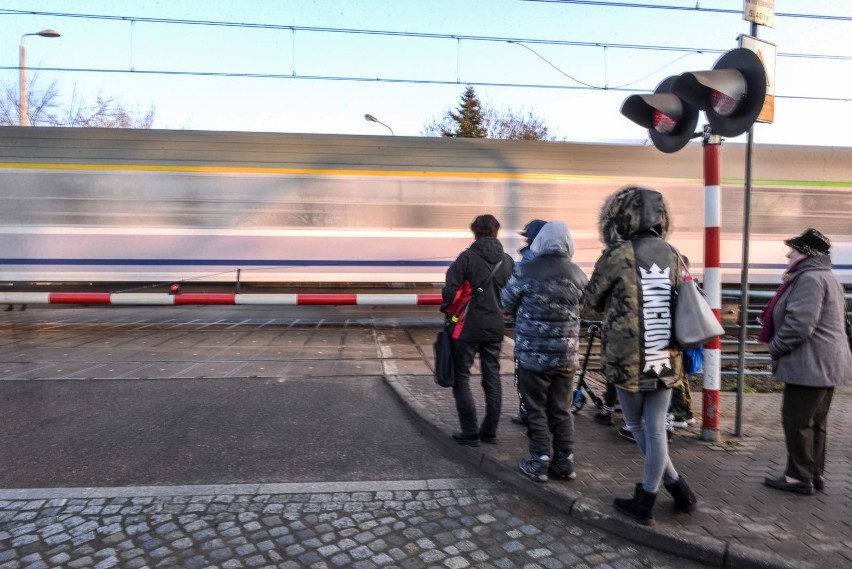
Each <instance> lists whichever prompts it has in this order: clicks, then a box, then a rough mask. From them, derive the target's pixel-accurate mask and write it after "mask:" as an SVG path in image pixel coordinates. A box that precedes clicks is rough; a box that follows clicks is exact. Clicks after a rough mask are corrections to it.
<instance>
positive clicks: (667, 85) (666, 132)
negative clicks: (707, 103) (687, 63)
mask: <svg viewBox="0 0 852 569" xmlns="http://www.w3.org/2000/svg"><path fill="white" fill-rule="evenodd" d="M677 79H678V77H669V78H668V79H666V80H665V81H663V82H662V83H660V84H659V85H658V86H657V88H656V90H654V93H653V94H652V95H631V96H630V97H627V99H626V100H625V101H624V104H623V105H622V106H621V114H623V115H624V116H626V117H627V118H629V119H630V120H632V121H633V122H635V123H636V124H638V125H640V126H643V127H645V128H647V129H648V134H649V136H650V137H651V142H653V143H654V146H656V147H657V148H658V149H660V150H662V151H663V152H667V153H671V152H677V151H678V150H680V149H681V148H683V147H684V146H686V143H687V142H689V139H690V138H692V137H693V136H694V134H695V125H697V124H698V108H697V107H695V106H694V105H692V104H690V103H687V102H686V101H685V100H683V99H681V98H680V97H678V96H677V95H674V94H672V87H673V86H674V84H675V81H676V80H677Z"/></svg>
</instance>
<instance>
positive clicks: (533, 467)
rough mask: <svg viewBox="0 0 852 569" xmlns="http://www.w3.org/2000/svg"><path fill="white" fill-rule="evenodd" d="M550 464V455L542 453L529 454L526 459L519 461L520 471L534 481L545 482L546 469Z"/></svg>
mask: <svg viewBox="0 0 852 569" xmlns="http://www.w3.org/2000/svg"><path fill="white" fill-rule="evenodd" d="M549 466H550V456H548V455H546V454H542V455H539V456H536V455H535V454H531V455H530V457H529V458H528V459H526V460H522V461H521V472H523V473H524V474H526V475H527V476H529V477H530V478H531V479H532V480H535V481H536V482H547V470H548V467H549Z"/></svg>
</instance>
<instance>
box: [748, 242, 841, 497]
mask: <svg viewBox="0 0 852 569" xmlns="http://www.w3.org/2000/svg"><path fill="white" fill-rule="evenodd" d="M784 243H785V244H786V245H787V246H789V247H790V251H789V252H788V253H787V259H789V267H788V268H787V271H786V272H785V273H784V276H783V277H782V279H781V280H782V283H781V286H780V287H779V288H778V291H777V292H776V293H775V296H774V297H773V298H772V300H770V301H769V304H767V305H766V308H764V310H763V312H762V314H761V315H760V319H759V320H760V323H761V325H762V329H761V331H760V335H759V336H758V341H760V342H764V343H767V344H768V345H769V353H770V355H771V356H772V373H773V376H774V379H775V380H776V381H779V382H781V383H784V399H783V402H782V404H781V421H782V424H783V426H784V439H785V441H786V445H787V468H786V469H785V471H784V474H783V475H781V476H780V477H778V478H769V477H767V478H766V479H765V480H764V482H765V484H766V485H767V486H770V487H772V488H776V489H778V490H786V491H788V492H795V493H798V494H813V493H814V490H818V491H822V489H823V486H824V480H823V472H824V469H825V445H826V430H827V426H828V410H829V408H830V407H831V398H832V396H833V395H834V388H835V386H837V385H850V384H852V353H851V352H850V350H849V341H848V339H847V336H846V329H845V327H846V324H845V303H844V298H843V286H842V285H841V284H840V281H838V280H837V277H836V276H835V275H834V273H832V272H831V255H830V251H831V242H830V241H829V239H828V237H826V236H825V235H823V234H822V233H820V232H819V231H817V230H816V229H807V230H806V231H805V232H804V233H802V234H801V235H799V236H797V237H793V238H792V239H788V240H786V241H784Z"/></svg>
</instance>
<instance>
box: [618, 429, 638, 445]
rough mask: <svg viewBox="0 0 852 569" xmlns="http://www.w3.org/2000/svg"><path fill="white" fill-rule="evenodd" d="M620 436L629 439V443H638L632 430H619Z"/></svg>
mask: <svg viewBox="0 0 852 569" xmlns="http://www.w3.org/2000/svg"><path fill="white" fill-rule="evenodd" d="M618 436H620V437H623V438H625V439H627V440H628V441H633V442H634V443H635V442H636V438H635V437H634V436H633V433H631V432H630V429H628V428H627V427H621V428H620V429H618Z"/></svg>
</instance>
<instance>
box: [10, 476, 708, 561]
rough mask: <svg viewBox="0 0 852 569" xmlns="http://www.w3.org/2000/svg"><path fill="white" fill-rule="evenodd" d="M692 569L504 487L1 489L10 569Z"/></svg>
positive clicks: (456, 483) (459, 482)
mask: <svg viewBox="0 0 852 569" xmlns="http://www.w3.org/2000/svg"><path fill="white" fill-rule="evenodd" d="M49 567H62V568H70V569H83V568H95V569H107V568H111V567H119V568H128V569H142V568H145V567H151V568H154V567H165V568H174V567H181V568H187V569H202V568H213V567H216V568H224V569H230V568H238V567H277V568H281V569H291V568H292V569H296V568H302V567H309V568H313V569H323V568H334V567H352V568H354V569H372V568H379V567H387V568H391V567H400V568H406V569H417V568H421V567H422V568H426V567H440V568H449V569H461V568H464V567H477V568H483V569H486V568H492V567H493V568H500V569H508V568H513V567H523V568H526V569H558V568H561V567H566V568H567V567H573V568H595V567H596V568H601V569H612V568H618V569H631V568H641V567H647V568H674V567H678V568H687V569H688V568H691V567H698V565H695V564H692V563H689V562H683V561H682V560H678V559H676V558H674V557H671V556H668V555H665V554H662V553H659V552H656V551H654V550H653V549H649V548H644V547H639V546H635V545H633V544H631V543H630V542H627V541H625V540H622V539H617V538H612V537H610V536H608V535H606V534H605V533H603V532H601V531H600V530H596V529H591V528H589V527H587V526H585V525H584V524H578V523H566V517H565V516H564V515H560V514H558V513H557V512H548V511H546V510H543V509H542V507H541V505H540V504H535V505H531V504H530V503H529V502H528V501H525V500H523V499H519V497H518V496H517V495H514V494H512V493H511V492H507V491H505V490H501V489H500V485H499V484H496V483H494V482H492V481H489V480H485V479H480V478H473V479H456V480H424V481H400V482H358V483H326V484H271V485H261V486H257V485H254V486H251V485H245V486H219V487H203V486H202V487H199V486H188V487H159V488H158V487H145V488H99V489H83V490H73V489H66V490H62V489H59V490H5V491H0V568H2V569H19V568H21V569H23V568H26V569H37V568H49Z"/></svg>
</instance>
